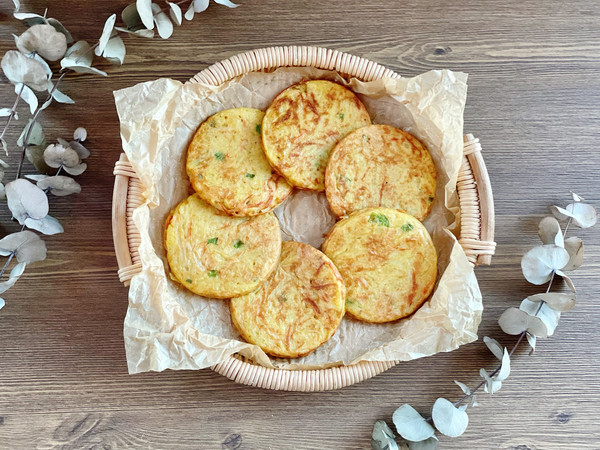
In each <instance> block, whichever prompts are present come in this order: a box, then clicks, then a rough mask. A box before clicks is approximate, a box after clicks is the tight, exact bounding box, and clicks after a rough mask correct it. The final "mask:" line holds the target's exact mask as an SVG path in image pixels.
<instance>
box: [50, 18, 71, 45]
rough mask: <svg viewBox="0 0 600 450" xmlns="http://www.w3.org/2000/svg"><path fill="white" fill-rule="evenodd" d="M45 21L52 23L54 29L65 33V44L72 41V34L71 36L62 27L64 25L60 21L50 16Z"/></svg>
mask: <svg viewBox="0 0 600 450" xmlns="http://www.w3.org/2000/svg"><path fill="white" fill-rule="evenodd" d="M47 22H48V23H49V24H50V25H52V26H53V27H54V29H55V30H56V31H58V32H59V33H62V34H64V35H65V38H66V39H67V44H72V43H73V36H71V33H69V31H68V30H67V29H66V28H65V27H64V25H63V24H62V23H60V22H59V21H58V20H56V19H53V18H52V17H50V18H49V19H48V20H47Z"/></svg>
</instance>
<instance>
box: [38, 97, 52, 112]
mask: <svg viewBox="0 0 600 450" xmlns="http://www.w3.org/2000/svg"><path fill="white" fill-rule="evenodd" d="M52 100H54V97H52V96H50V98H48V99H46V101H45V102H44V103H42V106H40V111H43V110H44V109H46V108H47V107H48V106H50V104H52Z"/></svg>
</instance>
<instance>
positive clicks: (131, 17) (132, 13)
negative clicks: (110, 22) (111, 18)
mask: <svg viewBox="0 0 600 450" xmlns="http://www.w3.org/2000/svg"><path fill="white" fill-rule="evenodd" d="M121 19H123V22H124V23H125V25H126V26H127V29H128V30H137V29H138V28H139V27H140V26H143V23H142V18H141V17H140V15H139V13H138V10H137V6H136V4H135V3H132V4H130V5H127V6H126V7H125V9H123V11H122V12H121ZM122 31H126V30H122Z"/></svg>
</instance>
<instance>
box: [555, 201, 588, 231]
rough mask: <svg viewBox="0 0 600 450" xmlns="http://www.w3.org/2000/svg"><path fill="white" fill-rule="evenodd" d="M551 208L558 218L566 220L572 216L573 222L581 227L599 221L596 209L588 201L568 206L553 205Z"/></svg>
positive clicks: (586, 226)
mask: <svg viewBox="0 0 600 450" xmlns="http://www.w3.org/2000/svg"><path fill="white" fill-rule="evenodd" d="M550 209H551V210H552V214H554V216H555V217H556V218H557V219H561V220H564V219H567V218H569V217H571V218H572V219H573V223H574V224H575V225H577V226H578V227H580V228H589V227H592V226H594V225H596V222H598V213H597V212H596V209H595V208H594V207H593V206H592V205H588V204H587V203H580V202H576V203H570V204H568V205H567V207H566V208H561V207H559V206H551V207H550Z"/></svg>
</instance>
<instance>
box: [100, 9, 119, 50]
mask: <svg viewBox="0 0 600 450" xmlns="http://www.w3.org/2000/svg"><path fill="white" fill-rule="evenodd" d="M116 21H117V15H116V14H113V15H111V16H110V17H109V18H108V19H106V22H105V23H104V28H103V29H102V35H101V36H100V40H99V41H98V46H97V47H96V50H95V53H96V55H98V56H100V55H102V53H103V52H104V49H105V48H106V44H108V40H109V39H110V37H111V36H112V34H113V28H114V26H115V23H116Z"/></svg>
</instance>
